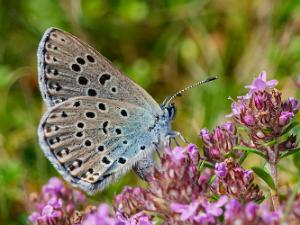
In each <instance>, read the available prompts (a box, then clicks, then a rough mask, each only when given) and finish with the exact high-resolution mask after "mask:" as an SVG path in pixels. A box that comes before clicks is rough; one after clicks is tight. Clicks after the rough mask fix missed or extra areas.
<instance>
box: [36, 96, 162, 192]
mask: <svg viewBox="0 0 300 225" xmlns="http://www.w3.org/2000/svg"><path fill="white" fill-rule="evenodd" d="M155 121H156V119H155V117H154V115H153V114H151V113H149V111H147V110H145V109H144V108H142V107H140V106H137V105H133V104H130V103H124V102H122V101H119V100H111V99H103V98H97V97H88V96H83V97H74V98H69V99H68V100H66V101H64V102H62V103H60V104H57V105H56V106H54V107H52V108H50V109H49V111H48V112H47V113H46V114H45V115H44V117H43V118H42V120H41V123H40V126H39V132H38V134H39V141H40V144H41V146H42V148H43V151H44V153H45V155H46V156H47V158H48V159H49V160H50V161H51V162H52V164H53V165H54V166H55V167H56V169H57V170H58V171H59V172H60V173H61V174H62V175H63V177H64V178H65V179H66V180H67V181H69V182H71V183H73V184H74V185H75V186H78V187H79V188H81V189H83V190H85V191H86V192H89V193H93V192H95V191H96V190H102V189H103V188H104V187H105V186H106V185H107V184H109V183H110V182H111V181H113V180H115V179H117V178H118V177H120V176H121V175H122V174H124V173H125V172H126V171H127V170H129V169H131V168H132V167H133V166H134V164H135V163H136V162H137V161H139V160H140V159H142V158H146V157H147V156H149V154H151V153H152V150H153V149H154V148H155V146H156V145H157V144H158V143H159V135H157V133H154V132H153V131H151V130H150V129H149V128H150V127H151V126H153V124H154V123H155Z"/></svg>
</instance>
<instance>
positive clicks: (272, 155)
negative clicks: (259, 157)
mask: <svg viewBox="0 0 300 225" xmlns="http://www.w3.org/2000/svg"><path fill="white" fill-rule="evenodd" d="M268 156H269V164H270V169H271V176H272V178H273V181H274V184H275V189H274V190H271V199H272V203H273V208H274V210H279V207H280V203H279V195H278V172H277V156H278V145H277V144H275V145H274V149H271V148H270V147H268Z"/></svg>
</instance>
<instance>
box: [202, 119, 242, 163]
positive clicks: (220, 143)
mask: <svg viewBox="0 0 300 225" xmlns="http://www.w3.org/2000/svg"><path fill="white" fill-rule="evenodd" d="M200 138H201V139H202V141H203V144H204V146H203V153H204V156H205V157H206V159H207V160H208V161H212V162H219V161H223V160H224V159H225V157H226V155H227V154H228V153H230V152H232V150H233V147H234V146H236V145H237V141H238V137H237V134H236V128H235V126H234V124H233V123H231V122H227V123H224V124H222V125H220V126H217V127H216V128H215V129H214V130H213V132H212V133H209V131H208V129H206V128H204V129H202V130H201V131H200ZM236 153H237V152H236ZM239 155H240V154H238V155H236V157H238V156H239Z"/></svg>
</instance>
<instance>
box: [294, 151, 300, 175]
mask: <svg viewBox="0 0 300 225" xmlns="http://www.w3.org/2000/svg"><path fill="white" fill-rule="evenodd" d="M293 162H294V165H295V167H296V168H297V169H298V171H300V163H299V162H300V153H297V154H295V155H294V157H293Z"/></svg>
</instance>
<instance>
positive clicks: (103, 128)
mask: <svg viewBox="0 0 300 225" xmlns="http://www.w3.org/2000/svg"><path fill="white" fill-rule="evenodd" d="M37 58H38V76H39V78H38V79H39V86H40V90H41V94H42V97H43V100H44V101H45V103H46V104H47V106H48V111H47V112H46V113H45V114H44V116H43V117H42V119H41V121H40V125H39V128H38V137H39V143H40V146H41V148H42V150H43V152H44V154H45V156H46V157H47V158H48V159H49V161H50V162H51V163H52V164H53V166H54V167H55V168H56V169H57V171H58V172H59V173H60V174H61V175H62V176H63V177H64V178H65V179H66V180H67V181H68V182H70V183H71V184H73V185H74V186H75V187H78V188H80V189H82V190H84V191H85V192H87V193H89V194H93V193H95V192H96V191H101V190H103V189H104V188H105V187H106V186H107V185H108V184H110V183H111V182H113V181H116V180H117V179H118V178H119V177H121V176H122V175H123V174H125V173H126V172H127V171H128V170H130V169H131V168H133V169H134V170H135V171H136V173H137V174H138V175H139V176H140V177H141V178H143V179H146V178H147V175H148V174H149V173H151V171H152V169H153V165H154V162H153V159H152V153H153V151H154V150H156V149H159V148H161V147H162V146H163V145H164V144H165V143H169V141H170V140H171V138H174V137H175V136H177V135H180V134H179V133H178V132H174V131H172V129H171V122H172V120H173V119H174V117H175V112H176V110H175V106H174V104H173V102H172V101H173V98H174V97H175V96H178V95H180V94H181V92H177V93H176V94H175V95H173V96H172V97H170V98H167V99H166V101H164V103H163V104H162V105H159V104H158V103H157V102H156V101H155V100H154V99H153V98H152V97H151V96H150V95H149V94H148V93H147V92H146V91H145V90H144V89H143V88H141V87H140V86H139V85H137V84H136V83H134V82H133V81H132V80H130V79H129V78H128V77H127V76H126V75H124V74H122V73H121V72H120V71H119V70H118V69H117V68H116V67H115V66H114V65H113V64H112V63H111V62H110V61H109V60H108V59H106V58H105V57H104V56H102V55H101V54H100V53H99V52H97V51H96V50H95V49H93V48H92V47H90V46H89V45H88V44H86V43H84V42H83V41H81V40H80V39H78V38H77V37H75V36H73V35H71V34H69V33H67V32H65V31H62V30H60V29H57V28H49V29H48V30H47V31H46V32H45V33H44V35H43V37H42V39H41V41H40V44H39V47H38V53H37ZM212 79H214V78H211V79H209V80H206V81H204V82H207V81H210V80H212ZM204 82H198V84H200V83H204ZM188 88H190V87H188ZM186 89H187V88H186ZM182 91H185V89H183V90H182Z"/></svg>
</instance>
